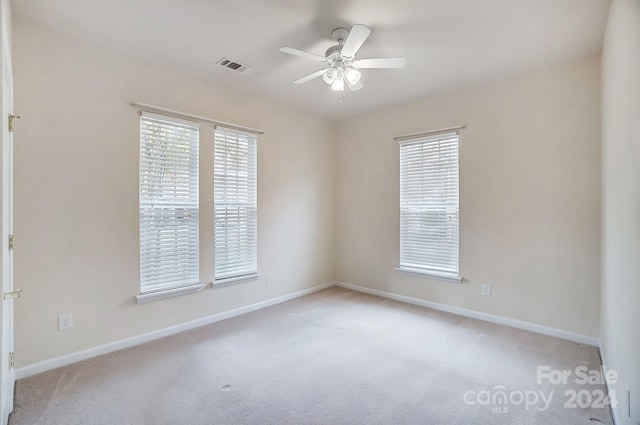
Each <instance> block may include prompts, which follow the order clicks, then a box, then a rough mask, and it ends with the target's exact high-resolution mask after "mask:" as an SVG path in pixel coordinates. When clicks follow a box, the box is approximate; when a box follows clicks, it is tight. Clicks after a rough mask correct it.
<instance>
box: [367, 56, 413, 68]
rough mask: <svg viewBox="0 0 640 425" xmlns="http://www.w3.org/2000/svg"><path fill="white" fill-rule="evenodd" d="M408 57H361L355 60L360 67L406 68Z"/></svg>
mask: <svg viewBox="0 0 640 425" xmlns="http://www.w3.org/2000/svg"><path fill="white" fill-rule="evenodd" d="M406 64H407V58H374V59H359V60H357V61H355V62H354V65H355V66H356V67H358V68H404V66H405V65H406Z"/></svg>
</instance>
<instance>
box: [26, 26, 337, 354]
mask: <svg viewBox="0 0 640 425" xmlns="http://www.w3.org/2000/svg"><path fill="white" fill-rule="evenodd" d="M14 24H15V26H14V30H15V33H14V48H15V58H14V60H15V75H16V81H15V92H16V100H15V110H16V111H17V112H19V114H20V115H21V116H22V120H21V121H20V123H19V129H18V130H17V131H16V133H15V233H16V235H17V240H19V242H18V243H17V248H16V251H15V285H16V287H18V288H22V289H23V291H24V296H23V298H22V299H21V300H20V301H19V302H16V308H15V318H16V321H15V340H16V346H15V349H16V352H17V353H20V354H19V355H18V356H17V362H18V367H20V366H24V365H28V364H32V363H34V362H38V361H41V360H45V359H49V358H52V357H55V356H58V355H62V354H66V353H71V352H75V351H78V350H82V349H86V348H89V347H93V346H96V345H99V344H104V343H107V342H112V341H116V340H119V339H123V338H126V337H131V336H135V335H139V334H142V333H145V332H149V331H152V330H156V329H162V328H165V327H167V326H170V325H175V324H179V323H182V322H185V321H188V320H192V319H196V318H200V317H204V316H207V315H211V314H214V313H217V312H220V311H225V310H229V309H232V308H235V307H239V306H243V305H247V304H252V303H255V302H259V301H261V300H265V299H270V298H274V297H276V296H280V295H283V294H288V293H292V292H295V291H297V290H302V289H305V288H309V287H311V286H314V285H318V284H323V283H326V282H329V281H331V280H332V279H333V275H334V273H333V257H332V255H333V237H332V233H331V232H330V231H327V230H328V229H329V230H330V229H333V223H332V217H333V168H332V167H333V166H332V164H333V158H332V155H333V150H332V149H333V147H332V139H333V126H332V125H331V124H330V123H329V122H327V121H325V120H323V119H321V118H318V117H315V116H312V115H310V114H307V113H303V112H300V111H297V110H294V109H291V108H289V107H286V106H284V105H282V104H278V103H274V102H271V101H266V100H263V99H261V98H259V97H255V96H251V95H243V94H238V93H237V92H234V91H229V90H224V89H221V88H217V87H216V86H214V85H212V84H211V83H210V82H209V81H203V80H198V79H196V78H193V77H189V76H187V75H185V74H181V73H178V72H173V71H171V70H169V69H168V68H167V67H163V66H157V65H153V64H149V63H144V62H142V61H141V60H139V59H134V58H130V57H126V56H121V55H118V54H114V53H111V52H110V51H107V50H104V49H102V48H100V47H99V46H96V45H89V44H84V43H83V42H82V41H80V40H69V39H66V38H62V37H59V36H57V35H55V34H54V33H52V32H49V31H47V30H45V29H44V28H42V27H40V26H32V25H30V24H27V23H24V22H15V23H14ZM212 72H213V71H212ZM222 72H227V71H225V70H223V71H222ZM132 100H136V101H140V102H145V103H150V104H156V105H161V106H165V107H168V108H171V109H175V110H180V111H186V112H191V113H195V114H198V115H202V116H207V117H213V118H215V119H219V120H223V121H228V122H233V123H237V124H241V125H246V126H252V127H257V128H261V129H263V130H265V134H264V136H261V137H260V139H259V142H258V143H259V147H258V170H259V182H258V209H259V213H258V220H259V229H260V235H259V247H258V255H259V272H261V273H264V274H269V275H270V276H271V277H272V279H273V281H272V283H270V284H269V285H266V284H265V280H264V279H262V280H260V281H254V282H249V283H242V284H237V285H234V286H229V287H224V288H216V289H213V290H212V289H207V290H205V291H203V292H201V293H197V294H192V295H186V296H180V297H176V298H172V299H166V300H161V301H156V302H151V303H148V304H140V305H139V304H136V303H135V301H134V296H135V295H136V294H138V289H139V286H138V285H139V278H138V273H139V266H138V155H139V141H138V137H139V125H138V119H139V116H138V113H137V111H136V110H135V109H134V108H132V107H131V106H129V105H128V102H131V101H132ZM201 136H202V139H201V173H202V178H201V184H200V186H201V195H200V202H201V254H202V255H201V278H202V280H203V281H206V282H209V281H210V279H211V277H212V275H213V257H212V243H213V241H212V239H213V237H212V233H213V226H212V220H213V217H212V209H211V208H210V206H212V204H213V198H212V188H213V176H212V169H211V167H212V162H213V159H212V142H211V141H212V129H211V127H208V126H204V127H203V128H202V130H201ZM292 158H295V161H294V160H292ZM67 312H71V313H73V319H74V328H73V329H72V330H69V331H64V332H58V330H57V315H58V314H61V313H67Z"/></svg>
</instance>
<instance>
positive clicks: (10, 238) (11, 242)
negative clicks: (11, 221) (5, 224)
mask: <svg viewBox="0 0 640 425" xmlns="http://www.w3.org/2000/svg"><path fill="white" fill-rule="evenodd" d="M9 249H10V250H13V235H9Z"/></svg>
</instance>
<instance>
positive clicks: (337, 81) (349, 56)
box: [280, 24, 407, 92]
mask: <svg viewBox="0 0 640 425" xmlns="http://www.w3.org/2000/svg"><path fill="white" fill-rule="evenodd" d="M370 34H371V30H370V29H369V28H367V27H366V26H365V25H357V24H356V25H354V26H353V27H351V31H349V30H347V29H346V28H342V27H340V28H336V29H334V30H333V31H332V32H331V36H332V37H333V39H334V40H336V41H337V42H338V44H336V45H335V46H331V47H329V48H328V49H327V51H326V52H325V54H324V56H320V55H316V54H315V53H310V52H305V51H304V50H298V49H294V48H292V47H281V48H280V51H281V52H283V53H288V54H290V55H295V56H300V57H303V58H307V59H311V60H314V61H317V62H323V63H326V64H327V65H328V67H327V68H325V69H321V70H319V71H316V72H313V73H311V74H309V75H307V76H304V77H302V78H300V79H298V80H296V81H294V83H295V84H302V83H306V82H307V81H311V80H313V79H314V78H318V77H320V76H322V79H323V80H324V82H325V83H327V84H329V85H330V86H331V90H333V91H338V92H342V91H344V86H345V84H346V85H347V86H348V87H349V88H350V89H351V90H352V91H356V90H360V89H361V88H362V83H361V82H360V77H361V76H362V73H361V72H360V70H361V69H366V68H403V67H404V66H405V65H406V64H407V59H406V58H404V57H397V58H374V59H356V53H358V50H359V49H360V47H361V46H362V44H363V43H364V42H365V40H366V39H367V37H369V35H370Z"/></svg>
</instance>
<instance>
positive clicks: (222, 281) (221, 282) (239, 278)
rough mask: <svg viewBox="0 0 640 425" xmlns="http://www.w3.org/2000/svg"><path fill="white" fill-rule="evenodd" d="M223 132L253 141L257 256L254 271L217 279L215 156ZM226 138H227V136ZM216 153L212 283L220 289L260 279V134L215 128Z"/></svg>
mask: <svg viewBox="0 0 640 425" xmlns="http://www.w3.org/2000/svg"><path fill="white" fill-rule="evenodd" d="M218 132H221V133H232V134H235V135H238V136H244V137H247V138H249V139H251V140H252V143H253V144H254V148H253V149H254V155H255V157H254V158H253V160H254V167H255V173H254V178H255V183H254V184H255V198H254V199H255V201H254V202H253V204H252V206H251V207H252V208H253V209H254V211H255V217H254V225H255V229H254V232H255V234H254V239H255V243H254V246H253V247H252V248H253V250H254V254H255V268H252V269H245V270H241V271H239V272H238V273H237V274H233V275H224V276H221V277H217V275H216V269H217V266H216V263H217V260H218V259H217V256H216V247H217V244H218V240H217V238H216V216H217V214H216V208H217V206H216V183H215V179H216V177H215V176H216V164H215V156H216V147H215V145H216V136H217V133H218ZM225 137H226V136H225ZM213 142H214V151H213V176H214V185H213V220H214V228H213V281H212V287H219V286H226V285H228V284H232V283H240V282H244V281H248V280H255V279H258V278H260V275H259V274H258V134H255V133H251V132H247V131H242V130H237V129H234V128H229V127H224V126H215V128H214V140H213Z"/></svg>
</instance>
